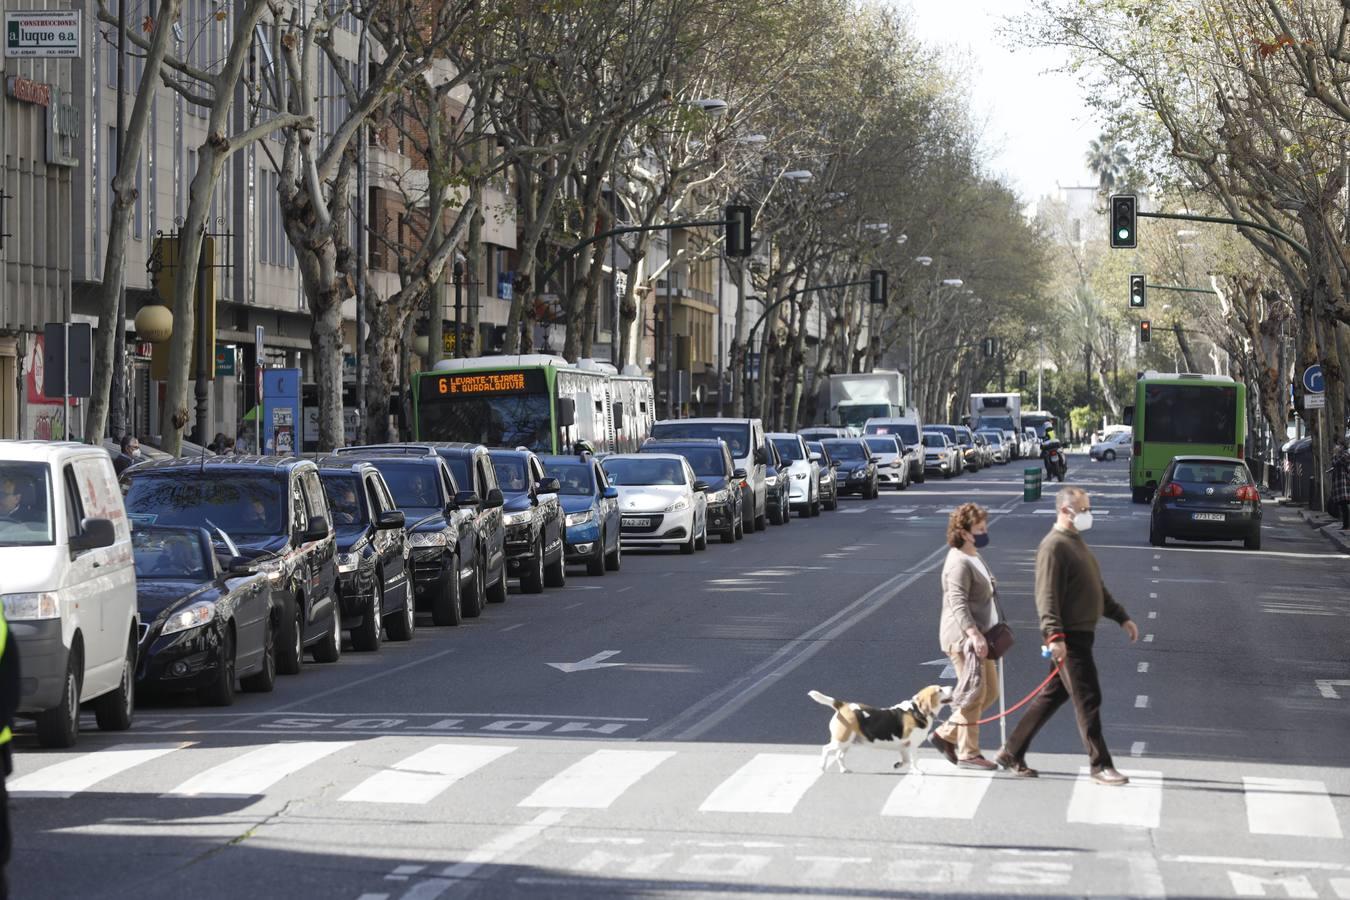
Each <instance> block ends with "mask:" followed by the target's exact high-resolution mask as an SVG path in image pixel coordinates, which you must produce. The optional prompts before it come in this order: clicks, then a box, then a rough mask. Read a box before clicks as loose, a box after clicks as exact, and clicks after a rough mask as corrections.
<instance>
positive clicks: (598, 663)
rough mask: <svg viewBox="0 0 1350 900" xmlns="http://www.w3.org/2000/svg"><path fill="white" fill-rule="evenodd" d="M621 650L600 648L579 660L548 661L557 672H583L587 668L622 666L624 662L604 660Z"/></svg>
mask: <svg viewBox="0 0 1350 900" xmlns="http://www.w3.org/2000/svg"><path fill="white" fill-rule="evenodd" d="M622 652H623V651H622V650H601V651H600V652H599V653H597V654H595V655H594V656H588V657H586V658H585V659H583V660H581V661H580V662H574V663H549V665H550V666H552V667H553V668H555V669H557V670H558V671H559V672H584V671H586V670H587V669H610V668H613V667H615V666H622V665H624V663H612V662H604V660H607V659H609V658H610V657H611V656H618V655H619V654H620V653H622Z"/></svg>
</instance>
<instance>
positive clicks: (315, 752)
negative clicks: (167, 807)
mask: <svg viewBox="0 0 1350 900" xmlns="http://www.w3.org/2000/svg"><path fill="white" fill-rule="evenodd" d="M353 743H354V742H353V741H296V742H283V743H280V744H269V745H267V746H264V747H259V748H258V749H256V750H252V751H250V752H248V753H245V754H244V755H243V756H239V757H235V758H234V759H231V760H229V761H228V762H224V763H221V764H220V765H218V766H215V767H213V768H210V769H207V770H206V771H205V772H199V773H198V774H196V775H193V776H192V777H191V778H189V779H188V780H187V781H185V782H183V783H182V784H180V785H179V786H178V787H176V788H174V789H173V790H171V791H169V792H168V793H167V794H165V795H164V796H166V797H253V796H257V795H260V794H262V793H264V792H265V791H266V790H267V789H268V788H269V787H271V786H272V785H274V784H276V783H277V782H278V781H280V780H281V779H283V778H285V777H286V776H287V775H290V774H292V773H294V772H298V771H300V770H301V769H303V768H304V767H305V766H308V765H310V764H311V763H315V762H318V761H319V760H321V759H323V758H324V757H325V756H328V755H329V754H332V753H336V752H337V751H339V750H343V749H346V748H347V747H350V746H351V745H352V744H353Z"/></svg>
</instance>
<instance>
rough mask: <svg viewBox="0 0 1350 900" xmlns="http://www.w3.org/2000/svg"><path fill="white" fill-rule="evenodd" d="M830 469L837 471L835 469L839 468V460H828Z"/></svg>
mask: <svg viewBox="0 0 1350 900" xmlns="http://www.w3.org/2000/svg"><path fill="white" fill-rule="evenodd" d="M830 468H831V469H837V468H839V460H837V459H832V460H830Z"/></svg>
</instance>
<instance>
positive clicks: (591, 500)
mask: <svg viewBox="0 0 1350 900" xmlns="http://www.w3.org/2000/svg"><path fill="white" fill-rule="evenodd" d="M539 461H540V462H542V463H543V464H544V474H545V475H547V476H548V477H550V478H555V479H557V481H558V500H559V502H560V503H562V509H563V516H564V520H563V524H564V525H565V526H566V530H567V534H566V541H565V543H564V547H565V551H566V554H567V561H568V562H570V563H584V564H585V566H586V572H587V574H590V575H604V574H605V572H606V571H609V572H617V571H619V568H620V567H621V566H622V565H623V526H622V524H621V523H620V521H619V519H620V516H619V491H618V489H617V488H615V487H614V486H613V485H611V484H610V483H609V479H608V478H606V477H605V473H604V470H603V469H601V468H600V461H599V460H598V459H596V458H595V457H594V456H592V455H591V454H590V453H581V454H579V455H577V456H541V457H539Z"/></svg>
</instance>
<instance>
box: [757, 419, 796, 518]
mask: <svg viewBox="0 0 1350 900" xmlns="http://www.w3.org/2000/svg"><path fill="white" fill-rule="evenodd" d="M764 453H765V456H766V457H767V458H768V460H769V463H768V465H767V466H765V467H764V486H765V489H766V490H767V491H768V503H769V521H770V522H772V523H773V524H774V525H787V524H789V523H790V522H791V521H792V501H791V499H790V498H789V494H788V481H789V473H788V467H787V463H785V462H784V461H783V457H782V456H781V455H780V454H779V452H778V448H777V447H775V446H774V445H773V442H772V441H770V440H768V439H767V438H765V440H764Z"/></svg>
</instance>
